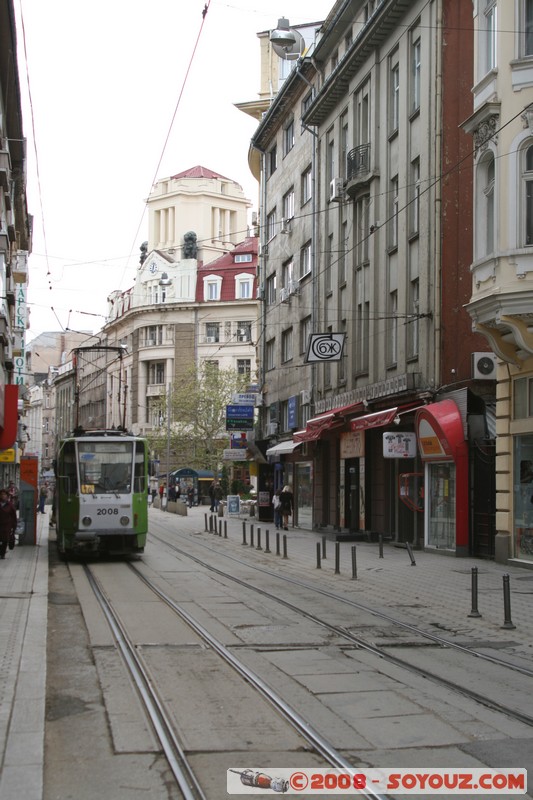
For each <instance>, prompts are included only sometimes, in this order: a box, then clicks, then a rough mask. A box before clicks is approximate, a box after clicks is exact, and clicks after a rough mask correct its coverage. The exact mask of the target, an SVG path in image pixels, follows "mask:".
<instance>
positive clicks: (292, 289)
mask: <svg viewBox="0 0 533 800" xmlns="http://www.w3.org/2000/svg"><path fill="white" fill-rule="evenodd" d="M299 291H300V281H289V294H298V293H299Z"/></svg>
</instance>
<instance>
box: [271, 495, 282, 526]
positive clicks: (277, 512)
mask: <svg viewBox="0 0 533 800" xmlns="http://www.w3.org/2000/svg"><path fill="white" fill-rule="evenodd" d="M280 494H281V489H278V491H277V492H274V496H273V497H272V505H273V506H274V525H275V526H276V529H277V530H278V531H279V529H280V528H281V523H282V521H283V520H282V516H281V500H280V499H279V496H280Z"/></svg>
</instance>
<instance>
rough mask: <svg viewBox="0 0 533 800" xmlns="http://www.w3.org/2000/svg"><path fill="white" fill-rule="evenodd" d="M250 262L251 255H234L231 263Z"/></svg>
mask: <svg viewBox="0 0 533 800" xmlns="http://www.w3.org/2000/svg"><path fill="white" fill-rule="evenodd" d="M251 260H252V254H251V253H235V256H234V257H233V261H234V263H235V264H244V263H247V262H250V261H251Z"/></svg>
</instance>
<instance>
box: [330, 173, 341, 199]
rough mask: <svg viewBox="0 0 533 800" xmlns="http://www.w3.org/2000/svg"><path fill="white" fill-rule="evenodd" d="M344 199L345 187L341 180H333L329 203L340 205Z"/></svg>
mask: <svg viewBox="0 0 533 800" xmlns="http://www.w3.org/2000/svg"><path fill="white" fill-rule="evenodd" d="M343 199H344V186H343V183H342V180H341V179H340V178H333V180H332V181H330V184H329V202H330V203H334V202H335V203H340V202H341V200H343Z"/></svg>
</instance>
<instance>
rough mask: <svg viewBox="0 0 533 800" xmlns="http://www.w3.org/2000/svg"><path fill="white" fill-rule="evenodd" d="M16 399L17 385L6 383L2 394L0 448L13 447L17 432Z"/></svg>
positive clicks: (17, 396) (17, 397)
mask: <svg viewBox="0 0 533 800" xmlns="http://www.w3.org/2000/svg"><path fill="white" fill-rule="evenodd" d="M18 399H19V387H18V386H16V385H15V384H12V383H8V384H7V385H6V386H5V395H4V427H3V428H2V429H1V430H0V450H7V449H8V448H9V447H13V445H14V444H15V442H16V441H17V433H18V420H19V415H18Z"/></svg>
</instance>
